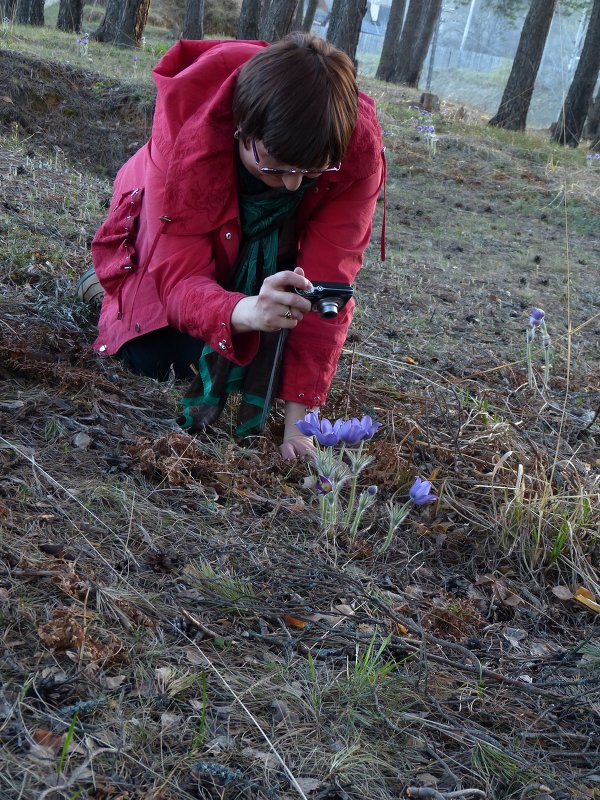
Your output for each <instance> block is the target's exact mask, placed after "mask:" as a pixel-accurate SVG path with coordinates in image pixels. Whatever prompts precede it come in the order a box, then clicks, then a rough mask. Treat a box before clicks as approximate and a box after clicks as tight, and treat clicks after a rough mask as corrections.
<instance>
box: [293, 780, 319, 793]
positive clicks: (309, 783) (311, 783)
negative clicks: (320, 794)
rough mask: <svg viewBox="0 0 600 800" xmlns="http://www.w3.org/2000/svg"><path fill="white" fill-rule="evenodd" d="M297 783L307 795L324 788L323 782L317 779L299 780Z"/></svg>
mask: <svg viewBox="0 0 600 800" xmlns="http://www.w3.org/2000/svg"><path fill="white" fill-rule="evenodd" d="M296 783H297V784H298V786H299V787H300V788H301V789H302V791H303V792H306V794H311V793H312V792H316V791H317V789H320V788H321V787H322V786H323V781H319V780H317V778H297V779H296Z"/></svg>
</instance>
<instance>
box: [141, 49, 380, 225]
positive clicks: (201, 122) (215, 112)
mask: <svg viewBox="0 0 600 800" xmlns="http://www.w3.org/2000/svg"><path fill="white" fill-rule="evenodd" d="M267 46H268V43H267V42H255V41H252V42H249V41H243V40H239V41H238V40H227V41H218V40H211V41H207V40H199V41H195V40H193V41H191V40H190V41H187V40H181V41H179V42H178V43H177V44H176V45H175V46H174V47H172V48H171V49H170V50H169V52H168V53H166V55H165V56H164V57H163V58H162V59H161V60H160V61H159V62H158V64H157V65H156V67H155V68H154V71H153V75H154V81H155V83H156V87H157V91H158V94H157V100H156V110H155V114H154V123H153V128H152V154H153V159H154V160H155V161H156V162H157V164H158V166H160V167H161V168H163V169H164V170H165V172H166V180H165V193H164V204H163V215H164V216H167V217H169V218H170V219H171V220H172V224H170V225H169V230H170V231H171V232H172V233H177V234H186V233H205V232H207V231H209V230H213V229H214V228H215V227H216V226H217V225H221V224H224V223H225V222H226V221H227V220H229V219H231V218H232V217H233V216H235V215H236V213H237V176H236V174H235V159H234V158H233V157H232V154H233V148H234V146H235V145H234V138H233V134H234V131H235V126H234V121H233V114H232V107H233V94H234V90H235V83H236V80H237V76H238V73H239V71H240V68H241V67H242V66H243V65H244V64H245V63H246V61H248V60H249V59H250V58H252V56H254V55H255V54H256V53H258V52H260V50H262V48H263V47H267ZM381 150H382V142H381V129H380V127H379V123H378V121H377V115H376V112H375V104H374V103H373V101H372V100H371V98H370V97H368V96H367V95H364V94H362V92H361V93H359V101H358V118H357V123H356V127H355V129H354V132H353V134H352V137H351V139H350V144H349V146H348V150H347V152H346V154H345V156H344V159H343V160H342V168H341V170H340V171H339V172H336V173H326V174H324V175H323V176H322V177H321V178H320V179H319V181H320V182H323V184H326V183H338V182H346V181H350V182H351V181H354V180H357V179H360V178H364V177H367V176H369V175H372V174H373V173H374V172H375V171H376V170H377V169H379V166H380V164H381Z"/></svg>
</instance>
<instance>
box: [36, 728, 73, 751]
mask: <svg viewBox="0 0 600 800" xmlns="http://www.w3.org/2000/svg"><path fill="white" fill-rule="evenodd" d="M31 738H32V739H33V741H34V742H35V743H36V744H38V745H40V747H43V748H45V749H46V750H48V751H49V752H50V753H51V754H52V755H54V756H57V755H58V754H59V753H60V751H61V750H62V747H63V744H64V743H65V734H64V733H62V734H60V735H59V734H58V733H52V731H47V730H46V729H45V728H37V729H36V730H34V731H33V733H32V734H31Z"/></svg>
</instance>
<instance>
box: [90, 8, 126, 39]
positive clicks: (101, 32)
mask: <svg viewBox="0 0 600 800" xmlns="http://www.w3.org/2000/svg"><path fill="white" fill-rule="evenodd" d="M122 15H123V7H122V0H108V2H107V3H106V11H105V12H104V18H103V20H102V22H101V23H100V26H99V27H98V28H97V29H96V30H95V31H94V33H93V34H92V38H94V39H97V40H98V41H99V42H114V41H116V39H117V36H118V35H119V30H120V28H121V17H122Z"/></svg>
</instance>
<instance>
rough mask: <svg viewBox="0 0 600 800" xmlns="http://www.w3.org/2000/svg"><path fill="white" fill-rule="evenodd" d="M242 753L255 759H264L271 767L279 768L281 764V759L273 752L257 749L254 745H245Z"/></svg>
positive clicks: (266, 765)
mask: <svg viewBox="0 0 600 800" xmlns="http://www.w3.org/2000/svg"><path fill="white" fill-rule="evenodd" d="M242 755H243V756H246V758H252V759H254V760H255V761H262V763H263V764H264V765H265V767H268V768H269V769H277V768H278V767H279V766H280V764H279V759H278V758H277V756H275V755H273V753H266V752H265V751H264V750H257V749H256V748H254V747H244V749H243V750H242Z"/></svg>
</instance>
